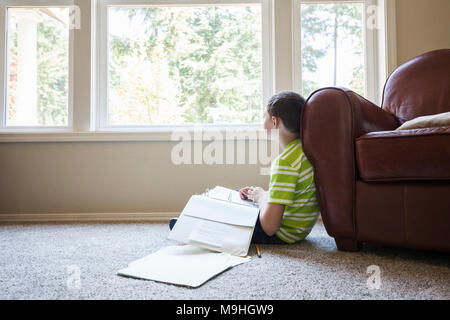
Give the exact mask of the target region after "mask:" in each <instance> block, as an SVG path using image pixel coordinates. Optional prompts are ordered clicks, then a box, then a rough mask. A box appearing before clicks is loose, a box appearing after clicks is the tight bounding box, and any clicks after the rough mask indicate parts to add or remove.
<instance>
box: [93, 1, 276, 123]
mask: <svg viewBox="0 0 450 320" xmlns="http://www.w3.org/2000/svg"><path fill="white" fill-rule="evenodd" d="M118 2H123V3H122V4H118ZM188 2H189V4H187V3H188ZM222 2H225V4H220V5H218V4H208V5H205V4H201V3H197V2H193V1H182V2H180V1H178V2H176V3H175V2H174V3H168V4H164V5H160V4H158V5H145V6H142V5H141V6H136V5H135V6H133V5H129V4H128V3H129V2H128V1H104V6H103V8H102V10H103V11H102V16H103V17H104V21H105V23H104V27H106V28H105V29H103V30H104V31H103V30H102V34H101V36H102V37H103V39H104V40H106V41H105V42H104V44H105V46H102V51H101V52H102V53H101V56H100V61H103V62H101V63H102V67H103V68H101V71H100V72H101V74H100V79H101V80H100V81H101V82H100V88H102V90H101V92H100V101H101V102H100V109H99V121H100V123H99V126H100V127H115V126H146V125H147V126H148V125H150V126H152V125H193V124H219V125H221V124H258V123H261V121H262V110H263V109H262V106H263V100H264V98H266V96H267V94H270V93H271V89H270V86H269V85H267V83H269V81H265V82H264V77H266V78H268V77H269V76H270V75H267V74H265V72H264V65H265V64H267V63H268V62H267V60H268V55H269V51H268V50H267V49H266V51H264V50H263V49H264V48H265V47H267V45H264V36H263V24H264V22H263V20H264V17H265V15H267V12H266V11H267V9H266V6H263V4H264V2H265V1H249V2H248V3H245V4H241V3H234V2H233V1H222ZM227 2H228V3H227ZM146 3H147V4H151V3H152V1H146ZM266 23H267V22H266ZM267 29H268V28H267ZM264 92H266V96H264Z"/></svg>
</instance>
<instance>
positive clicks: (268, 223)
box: [259, 192, 285, 237]
mask: <svg viewBox="0 0 450 320" xmlns="http://www.w3.org/2000/svg"><path fill="white" fill-rule="evenodd" d="M267 196H268V192H265V196H263V197H262V198H261V199H260V201H259V221H260V223H261V227H262V228H263V230H264V232H265V233H266V234H267V235H268V236H269V237H271V236H273V235H275V233H277V232H278V230H279V229H280V226H281V221H282V219H283V214H284V207H285V206H284V205H282V204H278V203H268V202H267Z"/></svg>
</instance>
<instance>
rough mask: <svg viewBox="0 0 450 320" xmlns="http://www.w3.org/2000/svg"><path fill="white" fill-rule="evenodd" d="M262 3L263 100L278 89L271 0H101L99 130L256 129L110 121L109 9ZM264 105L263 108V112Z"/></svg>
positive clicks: (225, 125) (99, 8)
mask: <svg viewBox="0 0 450 320" xmlns="http://www.w3.org/2000/svg"><path fill="white" fill-rule="evenodd" d="M255 3H258V4H261V13H262V102H264V101H267V100H268V99H269V98H270V96H271V95H272V94H273V93H274V89H273V54H272V50H271V48H272V39H273V35H272V28H271V25H272V6H271V1H270V0H213V1H211V0H99V1H98V9H97V10H98V21H97V32H98V33H97V39H98V41H99V42H98V51H97V60H96V61H97V72H98V82H97V88H98V91H97V92H98V95H97V99H96V102H97V103H96V104H97V108H96V110H97V112H96V115H97V117H96V118H97V119H96V130H97V131H123V132H127V131H153V132H154V131H157V132H158V131H171V130H174V129H177V128H186V129H193V128H195V127H196V126H201V127H203V128H209V129H219V130H220V129H225V128H235V129H256V128H258V127H260V126H261V124H223V125H218V124H198V125H196V126H193V125H189V124H187V125H182V124H180V125H109V124H108V109H107V106H108V43H107V40H108V39H107V27H108V21H107V19H108V17H107V10H108V7H109V6H123V7H136V6H186V5H192V6H195V5H208V6H214V5H232V4H255ZM262 112H263V109H261V113H262Z"/></svg>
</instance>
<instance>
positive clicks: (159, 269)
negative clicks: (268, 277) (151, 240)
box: [118, 245, 250, 288]
mask: <svg viewBox="0 0 450 320" xmlns="http://www.w3.org/2000/svg"><path fill="white" fill-rule="evenodd" d="M248 261H250V257H245V258H241V257H235V256H231V255H229V254H226V253H217V252H212V251H209V250H206V249H202V248H199V247H196V246H191V245H185V246H172V247H167V248H163V249H161V250H159V251H157V252H155V253H153V254H150V255H148V256H146V257H144V258H142V259H139V260H136V261H134V262H132V263H130V264H129V266H128V267H127V268H125V269H122V270H119V271H118V274H119V275H122V276H128V277H133V278H139V279H147V280H154V281H160V282H166V283H172V284H178V285H185V286H191V287H194V288H195V287H198V286H200V285H202V284H203V283H205V282H206V281H208V280H209V279H211V278H212V277H214V276H215V275H217V274H219V273H221V272H223V271H225V270H226V269H228V268H231V267H233V266H236V265H238V264H241V263H245V262H248Z"/></svg>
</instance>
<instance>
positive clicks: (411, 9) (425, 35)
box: [396, 0, 450, 64]
mask: <svg viewBox="0 0 450 320" xmlns="http://www.w3.org/2000/svg"><path fill="white" fill-rule="evenodd" d="M396 11H397V59H398V64H401V63H404V62H406V61H408V60H409V59H411V58H414V57H415V56H418V55H420V54H422V53H425V52H427V51H431V50H435V49H442V48H450V0H397V6H396Z"/></svg>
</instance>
